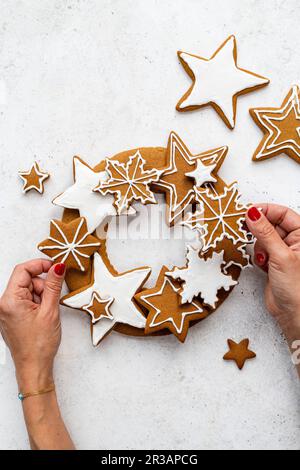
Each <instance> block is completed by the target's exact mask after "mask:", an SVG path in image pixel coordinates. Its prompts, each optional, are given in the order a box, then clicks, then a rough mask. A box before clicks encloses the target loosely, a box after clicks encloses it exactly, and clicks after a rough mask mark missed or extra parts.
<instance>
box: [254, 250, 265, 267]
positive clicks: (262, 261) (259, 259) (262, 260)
mask: <svg viewBox="0 0 300 470" xmlns="http://www.w3.org/2000/svg"><path fill="white" fill-rule="evenodd" d="M256 261H257V263H258V264H261V265H263V264H265V261H266V257H265V255H264V254H263V253H257V255H256Z"/></svg>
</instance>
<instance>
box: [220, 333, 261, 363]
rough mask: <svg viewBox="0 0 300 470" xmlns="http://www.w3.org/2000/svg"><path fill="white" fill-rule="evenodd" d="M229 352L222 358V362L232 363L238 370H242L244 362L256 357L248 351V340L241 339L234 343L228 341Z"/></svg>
mask: <svg viewBox="0 0 300 470" xmlns="http://www.w3.org/2000/svg"><path fill="white" fill-rule="evenodd" d="M227 342H228V346H229V352H228V353H226V354H225V356H224V357H223V359H224V361H234V362H235V363H236V365H237V366H238V368H239V369H240V370H242V369H243V367H244V365H245V362H246V361H248V360H249V359H254V358H255V357H256V354H255V352H253V351H251V350H250V349H249V339H243V341H241V342H240V343H236V342H235V341H233V340H232V339H228V340H227Z"/></svg>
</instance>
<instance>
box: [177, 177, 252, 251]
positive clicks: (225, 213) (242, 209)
mask: <svg viewBox="0 0 300 470" xmlns="http://www.w3.org/2000/svg"><path fill="white" fill-rule="evenodd" d="M196 194H197V200H198V202H199V204H200V210H199V211H197V212H196V213H195V214H189V216H188V217H187V219H186V220H185V221H184V222H183V225H186V226H188V227H190V228H192V229H194V230H199V231H200V234H201V239H202V241H203V251H207V250H208V249H210V248H216V245H217V243H218V242H220V241H222V240H223V239H224V238H228V239H230V240H232V241H233V243H234V244H236V243H239V242H240V243H242V244H249V243H253V237H251V234H250V233H249V232H247V230H245V228H244V226H243V224H244V221H245V215H246V212H247V210H248V206H246V205H244V204H241V202H240V201H239V199H240V194H239V191H238V187H237V184H236V183H233V184H232V185H231V186H226V187H225V189H224V192H223V194H217V195H216V196H213V195H212V194H211V191H210V188H209V187H208V188H206V190H205V191H203V190H202V191H199V190H197V189H196ZM228 195H229V196H228ZM215 202H217V207H218V209H215V208H214V203H215ZM232 205H233V206H234V207H233V209H232ZM206 207H207V210H208V212H209V214H208V216H206V215H205V214H206V211H205V208H206ZM211 223H214V224H215V226H214V228H213V230H211V231H208V228H207V227H208V224H211ZM233 223H234V225H233Z"/></svg>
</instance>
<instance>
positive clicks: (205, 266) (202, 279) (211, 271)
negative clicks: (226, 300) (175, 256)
mask: <svg viewBox="0 0 300 470" xmlns="http://www.w3.org/2000/svg"><path fill="white" fill-rule="evenodd" d="M223 255H224V251H222V252H221V253H213V255H212V258H208V259H207V260H205V259H203V258H200V257H199V251H197V250H193V249H192V248H191V247H189V248H188V251H187V260H188V265H187V267H186V268H182V269H179V268H176V269H175V270H174V271H173V272H169V273H166V275H167V276H170V277H171V278H172V279H175V280H178V279H180V280H181V281H183V291H182V293H181V294H180V295H181V298H182V303H183V304H185V303H191V302H192V301H193V299H194V298H195V297H198V296H199V295H200V296H201V298H202V299H203V301H204V303H205V304H207V305H209V306H211V307H212V308H215V306H216V303H217V302H218V300H219V299H218V296H217V293H218V291H219V290H220V289H224V290H225V291H228V290H229V289H230V287H232V286H235V285H236V284H237V281H235V280H234V279H232V277H231V276H230V275H225V274H223V272H222V265H224V259H223Z"/></svg>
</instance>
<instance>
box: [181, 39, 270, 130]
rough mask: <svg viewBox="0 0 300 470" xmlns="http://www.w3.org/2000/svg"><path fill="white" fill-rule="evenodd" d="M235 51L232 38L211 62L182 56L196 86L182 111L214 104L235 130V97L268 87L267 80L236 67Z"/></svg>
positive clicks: (182, 53)
mask: <svg viewBox="0 0 300 470" xmlns="http://www.w3.org/2000/svg"><path fill="white" fill-rule="evenodd" d="M236 48H237V46H236V39H235V37H234V36H230V37H229V38H228V39H227V41H226V42H225V43H224V44H223V46H222V47H221V48H220V49H219V50H218V51H217V52H216V53H215V54H214V55H213V56H212V57H211V59H209V60H208V59H204V58H201V57H197V56H195V55H192V54H188V53H186V52H180V53H179V55H180V57H181V59H182V60H183V61H184V62H185V63H186V64H187V65H188V67H189V69H190V70H191V71H192V73H193V75H194V77H195V82H194V86H193V88H192V90H191V91H190V93H189V95H188V96H187V97H186V99H185V100H184V101H183V102H182V103H181V104H180V107H179V109H181V110H182V109H183V110H184V109H185V108H188V107H190V106H205V105H208V104H211V103H214V104H215V105H216V106H217V107H218V108H219V109H220V110H221V111H222V113H223V114H224V116H225V118H226V120H227V123H226V124H229V127H231V128H234V126H235V114H236V103H235V102H234V97H235V96H237V95H238V94H240V93H241V92H243V91H245V90H247V91H250V89H251V88H252V89H253V88H256V87H258V86H262V85H266V84H268V83H269V80H268V79H266V78H264V77H261V76H258V75H256V74H253V73H252V72H249V71H246V70H243V69H240V68H239V67H238V66H237V64H236V61H235V53H236Z"/></svg>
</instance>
